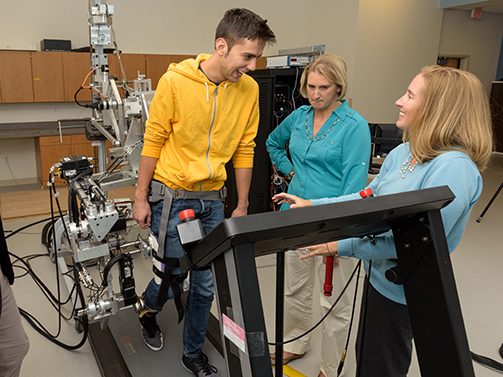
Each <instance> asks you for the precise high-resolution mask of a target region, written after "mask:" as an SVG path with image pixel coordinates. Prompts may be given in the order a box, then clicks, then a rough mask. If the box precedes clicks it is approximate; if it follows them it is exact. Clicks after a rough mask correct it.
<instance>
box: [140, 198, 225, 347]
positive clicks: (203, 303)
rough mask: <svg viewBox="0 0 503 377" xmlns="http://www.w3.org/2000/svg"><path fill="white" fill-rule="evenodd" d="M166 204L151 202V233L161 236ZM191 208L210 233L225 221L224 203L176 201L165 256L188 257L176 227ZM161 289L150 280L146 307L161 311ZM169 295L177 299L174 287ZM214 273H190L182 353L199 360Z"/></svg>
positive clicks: (205, 271) (169, 291)
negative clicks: (163, 208) (181, 212)
mask: <svg viewBox="0 0 503 377" xmlns="http://www.w3.org/2000/svg"><path fill="white" fill-rule="evenodd" d="M162 206H163V202H162V201H161V202H158V203H150V208H151V210H152V226H151V230H152V233H154V235H155V236H156V237H159V225H160V221H161V213H162ZM189 208H192V209H193V210H194V212H195V214H196V218H198V219H199V220H201V223H202V224H203V228H204V231H205V232H206V233H208V232H210V231H211V230H212V229H213V228H215V227H216V226H217V225H218V224H220V223H221V222H222V220H223V219H224V204H223V202H221V201H219V200H199V199H179V200H173V203H172V205H171V211H170V214H169V221H168V230H167V233H166V241H165V246H164V257H170V258H179V257H181V256H183V255H184V254H185V250H184V249H183V247H182V245H181V244H180V239H179V237H178V231H177V229H176V225H177V224H179V223H180V219H179V217H178V213H179V212H180V211H182V210H184V209H189ZM172 275H175V276H176V275H182V271H181V270H180V269H179V268H176V269H174V270H173V271H172ZM159 288H160V286H159V285H158V284H156V283H155V281H154V279H152V280H151V281H150V283H149V284H148V286H147V289H146V290H145V294H144V300H145V305H146V306H147V307H149V308H150V309H154V310H161V309H162V307H159V306H158V305H157V296H158V295H159ZM161 294H166V295H167V298H168V299H172V298H173V297H174V295H173V291H172V290H171V288H170V289H169V290H167V292H163V293H161ZM213 296H214V288H213V273H212V272H211V270H209V269H208V270H203V271H195V270H191V271H190V289H189V295H188V297H187V302H186V305H185V317H184V328H183V353H184V354H185V356H187V357H198V356H199V355H200V354H201V348H202V346H203V343H204V338H205V335H206V327H207V324H208V318H209V315H210V309H211V303H212V302H213Z"/></svg>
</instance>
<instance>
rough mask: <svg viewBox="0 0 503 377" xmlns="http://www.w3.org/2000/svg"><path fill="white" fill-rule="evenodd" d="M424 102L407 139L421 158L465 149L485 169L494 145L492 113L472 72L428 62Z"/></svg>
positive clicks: (412, 149) (424, 69)
mask: <svg viewBox="0 0 503 377" xmlns="http://www.w3.org/2000/svg"><path fill="white" fill-rule="evenodd" d="M419 74H420V75H422V76H423V78H424V80H425V87H424V88H423V92H422V103H421V105H420V107H419V109H418V112H417V114H416V116H415V119H414V120H413V121H412V124H411V125H410V127H409V128H408V129H407V130H406V131H404V135H403V137H404V141H410V148H411V152H412V154H413V155H414V157H415V158H416V159H417V160H418V161H419V162H426V161H429V160H431V159H433V158H434V157H436V156H438V155H440V154H441V153H443V152H446V151H449V150H459V151H462V152H465V153H466V154H467V155H468V156H470V158H471V159H472V160H473V162H475V164H477V167H478V169H479V170H480V171H483V170H485V169H486V167H487V164H488V163H489V159H490V157H491V151H492V146H493V139H492V126H491V113H490V109H489V100H488V98H487V94H486V91H485V88H484V87H483V85H482V83H481V82H480V80H479V79H478V78H477V77H476V76H475V75H473V74H471V73H469V72H466V71H462V70H459V69H454V68H449V67H440V66H435V65H433V66H427V67H424V68H423V69H422V70H421V72H420V73H419Z"/></svg>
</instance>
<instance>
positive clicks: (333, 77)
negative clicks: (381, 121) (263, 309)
mask: <svg viewBox="0 0 503 377" xmlns="http://www.w3.org/2000/svg"><path fill="white" fill-rule="evenodd" d="M346 91H347V74H346V64H345V63H344V61H343V60H342V59H341V58H340V57H338V56H335V55H323V56H321V57H319V58H318V59H316V60H315V61H314V62H312V63H311V64H310V65H309V66H308V67H307V68H306V69H305V70H304V72H303V73H302V77H301V81H300V93H301V95H302V96H304V97H306V98H307V99H308V100H309V103H310V106H301V107H300V108H298V109H297V110H295V111H293V112H292V113H291V114H290V115H289V116H288V117H287V118H286V119H285V120H284V121H283V122H282V123H281V124H280V125H279V126H278V127H277V128H276V129H275V130H274V131H273V132H272V133H271V134H270V135H269V138H268V139H267V142H266V146H267V151H268V152H269V155H270V157H271V160H272V163H273V164H274V165H275V166H276V168H277V169H278V170H279V171H280V172H281V173H283V174H284V175H288V176H290V177H292V180H291V182H290V185H289V187H288V192H289V193H290V194H293V195H297V196H301V197H309V198H324V197H327V196H340V195H344V194H349V193H352V192H355V191H359V190H361V189H362V188H363V187H365V184H366V183H367V173H368V164H369V160H370V132H369V127H368V124H367V122H366V121H365V119H364V118H363V117H362V116H361V115H360V114H359V113H357V112H356V111H355V110H353V109H351V108H350V107H349V105H348V103H347V102H346V100H344V97H345V95H346ZM287 148H288V153H287ZM288 208H289V206H288V204H287V203H285V204H283V205H282V206H281V210H285V209H288ZM299 253H300V251H298V250H292V251H289V252H287V253H286V256H285V261H286V263H285V276H286V281H285V339H287V340H288V339H291V338H293V337H295V336H298V335H300V334H302V333H304V332H305V331H306V330H308V329H309V328H310V327H311V326H312V324H313V321H312V307H313V287H314V279H315V276H316V272H317V273H318V278H319V279H320V282H321V284H322V286H323V279H324V274H325V265H324V264H323V262H322V261H318V260H315V259H311V260H304V261H301V260H299V259H298V256H299ZM354 265H355V262H354V261H352V260H351V259H343V258H339V259H338V260H336V263H335V266H334V269H335V270H334V273H333V277H334V292H333V294H332V298H327V297H326V296H324V295H323V294H322V293H321V292H320V293H319V294H320V302H321V306H322V314H325V313H326V311H327V310H328V308H329V307H330V306H331V305H332V301H333V299H335V298H337V296H338V295H339V293H340V291H341V289H342V287H343V286H344V284H345V282H346V281H347V279H348V278H349V276H350V275H351V272H352V271H353V268H354ZM350 315H351V296H350V294H349V293H346V294H344V295H343V297H342V299H341V302H340V303H339V304H338V305H337V306H336V308H335V309H334V310H333V311H332V313H331V314H330V315H329V317H328V318H327V320H325V321H324V324H323V335H322V338H323V339H322V354H321V368H320V374H319V375H320V376H322V377H323V376H336V375H337V367H338V364H339V360H340V358H341V355H342V352H343V350H344V345H345V341H346V336H347V327H348V323H349V319H350ZM309 342H310V339H309V337H308V336H306V337H303V338H301V339H299V340H297V341H295V342H292V343H288V344H286V345H285V352H284V355H283V358H284V363H287V362H289V361H291V360H293V359H297V358H300V357H302V356H304V354H305V353H306V351H307V350H308V348H309Z"/></svg>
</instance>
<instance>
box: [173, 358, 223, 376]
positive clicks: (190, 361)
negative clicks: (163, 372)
mask: <svg viewBox="0 0 503 377" xmlns="http://www.w3.org/2000/svg"><path fill="white" fill-rule="evenodd" d="M182 364H183V366H184V367H185V368H186V369H187V370H189V371H191V372H192V373H194V376H197V377H220V374H218V369H217V368H215V367H214V366H213V365H210V364H209V362H208V356H206V355H205V354H204V353H201V355H200V356H199V357H195V358H192V357H187V356H185V355H183V357H182Z"/></svg>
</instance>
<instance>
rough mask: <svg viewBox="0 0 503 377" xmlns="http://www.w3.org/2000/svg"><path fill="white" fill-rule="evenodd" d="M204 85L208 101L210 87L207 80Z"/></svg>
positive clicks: (208, 100) (207, 100)
mask: <svg viewBox="0 0 503 377" xmlns="http://www.w3.org/2000/svg"><path fill="white" fill-rule="evenodd" d="M204 86H205V87H206V102H210V89H209V87H208V83H207V82H206V81H205V82H204Z"/></svg>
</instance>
